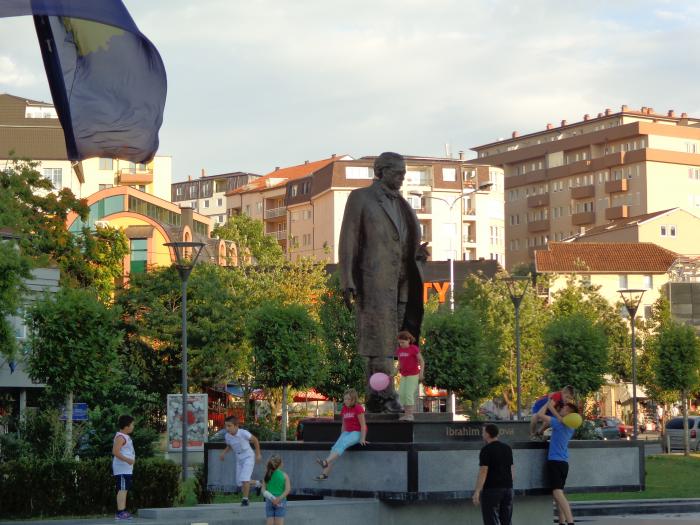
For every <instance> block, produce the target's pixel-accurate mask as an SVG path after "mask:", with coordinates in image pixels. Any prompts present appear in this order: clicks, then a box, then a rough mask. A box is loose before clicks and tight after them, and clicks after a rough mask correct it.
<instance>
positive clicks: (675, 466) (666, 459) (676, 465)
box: [568, 454, 700, 501]
mask: <svg viewBox="0 0 700 525" xmlns="http://www.w3.org/2000/svg"><path fill="white" fill-rule="evenodd" d="M645 463H646V489H645V490H643V491H642V492H597V493H590V494H569V495H568V497H569V499H570V500H571V501H593V500H614V499H657V498H697V497H700V487H699V486H698V484H699V483H698V482H699V481H700V454H691V455H690V456H689V457H685V456H683V455H666V454H664V455H661V456H648V457H647V458H646V462H645Z"/></svg>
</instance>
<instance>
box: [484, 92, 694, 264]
mask: <svg viewBox="0 0 700 525" xmlns="http://www.w3.org/2000/svg"><path fill="white" fill-rule="evenodd" d="M473 150H474V151H475V152H476V153H477V159H476V160H475V161H473V162H475V163H479V164H488V165H491V166H498V167H500V168H502V169H503V171H504V175H505V192H506V199H505V221H506V224H505V228H506V265H507V266H508V267H509V268H511V267H512V266H513V265H515V264H518V263H529V262H532V260H533V255H534V251H535V250H537V249H543V248H544V247H545V246H546V245H547V243H548V242H549V241H560V240H563V239H565V238H568V237H571V236H573V235H575V234H577V233H579V232H580V231H581V230H582V229H587V228H592V227H594V226H599V225H602V224H606V223H607V221H611V220H616V219H623V218H627V217H631V216H635V215H643V214H647V213H651V212H655V211H659V210H666V209H670V208H674V207H681V208H684V209H686V210H688V211H691V212H692V211H695V212H697V211H698V210H700V120H699V119H697V118H690V117H688V115H687V114H686V113H681V114H680V115H677V114H676V113H675V112H674V111H673V110H670V111H668V112H667V113H664V114H659V113H656V112H655V111H654V110H653V109H652V108H647V107H642V108H641V110H639V111H637V110H631V109H630V108H628V107H627V106H622V108H621V109H620V111H618V112H615V113H614V112H612V111H611V110H610V109H606V110H605V111H604V112H602V113H599V114H598V116H597V117H590V116H589V115H584V117H583V120H582V121H580V122H576V123H573V124H568V123H567V122H566V121H562V122H561V124H560V125H559V126H552V125H551V124H548V125H547V126H546V129H545V130H543V131H538V132H536V133H531V134H528V135H524V136H519V135H518V133H517V132H513V134H512V137H511V138H510V139H508V140H500V141H498V142H493V143H490V144H485V145H482V146H477V147H475V148H473Z"/></svg>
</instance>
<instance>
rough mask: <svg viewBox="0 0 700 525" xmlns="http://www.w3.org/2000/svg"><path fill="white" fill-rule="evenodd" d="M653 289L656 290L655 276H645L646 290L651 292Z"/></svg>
mask: <svg viewBox="0 0 700 525" xmlns="http://www.w3.org/2000/svg"><path fill="white" fill-rule="evenodd" d="M652 288H654V276H653V275H645V276H644V289H645V290H651V289H652Z"/></svg>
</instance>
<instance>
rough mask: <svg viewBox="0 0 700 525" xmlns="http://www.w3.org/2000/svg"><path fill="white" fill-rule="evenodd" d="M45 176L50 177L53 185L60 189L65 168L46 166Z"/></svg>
mask: <svg viewBox="0 0 700 525" xmlns="http://www.w3.org/2000/svg"><path fill="white" fill-rule="evenodd" d="M44 178H45V179H49V180H50V181H51V184H53V187H54V188H56V189H59V188H60V187H61V186H62V180H63V168H44Z"/></svg>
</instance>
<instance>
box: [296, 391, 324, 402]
mask: <svg viewBox="0 0 700 525" xmlns="http://www.w3.org/2000/svg"><path fill="white" fill-rule="evenodd" d="M306 401H328V398H327V397H326V396H324V395H323V394H319V393H318V392H316V390H314V389H313V388H312V389H310V390H307V391H306V392H297V393H296V394H294V402H295V403H304V402H306Z"/></svg>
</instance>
